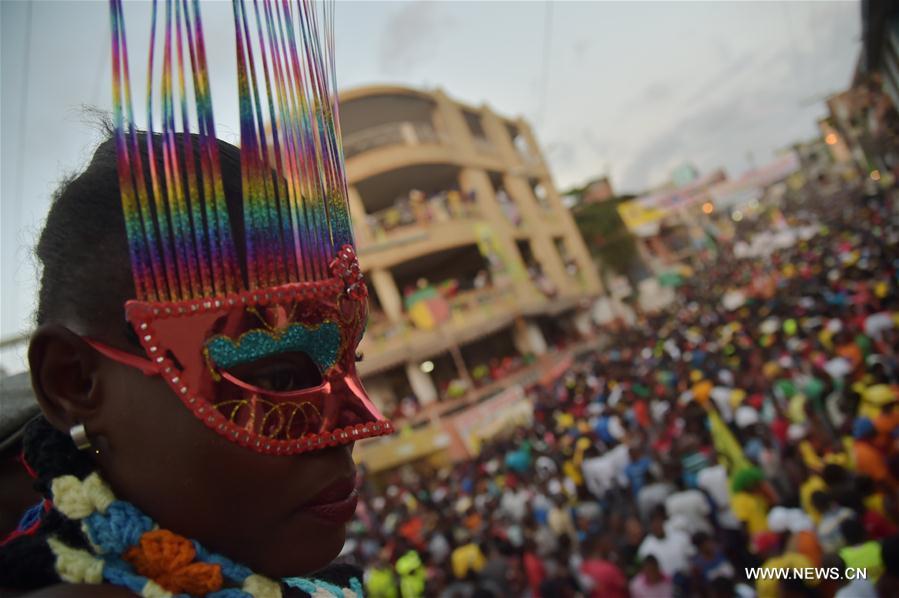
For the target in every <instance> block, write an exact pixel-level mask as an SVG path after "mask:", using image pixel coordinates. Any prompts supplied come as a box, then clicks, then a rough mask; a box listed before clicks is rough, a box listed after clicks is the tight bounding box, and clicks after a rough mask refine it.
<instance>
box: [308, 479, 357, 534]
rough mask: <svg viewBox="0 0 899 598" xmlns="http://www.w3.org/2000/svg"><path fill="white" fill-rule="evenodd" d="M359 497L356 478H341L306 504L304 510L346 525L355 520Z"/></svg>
mask: <svg viewBox="0 0 899 598" xmlns="http://www.w3.org/2000/svg"><path fill="white" fill-rule="evenodd" d="M358 502H359V495H358V493H357V492H356V479H355V477H347V478H340V479H338V480H336V481H334V482H333V483H332V484H330V485H329V486H327V487H325V488H324V489H323V490H322V491H321V492H319V493H318V494H316V495H315V497H313V499H312V500H311V501H310V502H309V503H308V504H306V505H305V506H304V507H303V508H302V510H303V511H305V512H307V513H310V514H312V515H314V516H315V517H317V518H319V519H324V520H325V521H329V522H332V523H346V522H348V521H349V520H350V519H352V518H353V514H354V513H355V512H356V505H357V503H358Z"/></svg>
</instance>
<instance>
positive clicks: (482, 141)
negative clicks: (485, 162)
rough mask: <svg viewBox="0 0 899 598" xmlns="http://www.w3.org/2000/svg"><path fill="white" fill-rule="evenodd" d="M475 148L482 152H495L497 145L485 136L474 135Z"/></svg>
mask: <svg viewBox="0 0 899 598" xmlns="http://www.w3.org/2000/svg"><path fill="white" fill-rule="evenodd" d="M474 149H475V150H476V151H477V152H478V153H480V154H495V153H496V146H495V145H493V143H492V142H491V141H490V140H489V139H486V138H484V137H478V136H475V137H474Z"/></svg>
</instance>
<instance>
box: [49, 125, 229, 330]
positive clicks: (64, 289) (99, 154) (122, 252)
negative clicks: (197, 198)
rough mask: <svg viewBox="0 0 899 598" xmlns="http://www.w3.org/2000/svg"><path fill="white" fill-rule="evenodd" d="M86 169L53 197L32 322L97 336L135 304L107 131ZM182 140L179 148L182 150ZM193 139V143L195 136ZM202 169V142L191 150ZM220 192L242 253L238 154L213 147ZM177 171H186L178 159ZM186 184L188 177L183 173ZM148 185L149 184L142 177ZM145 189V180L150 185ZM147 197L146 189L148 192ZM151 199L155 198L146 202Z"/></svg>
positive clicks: (142, 140) (143, 140) (141, 140)
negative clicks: (73, 326) (70, 326)
mask: <svg viewBox="0 0 899 598" xmlns="http://www.w3.org/2000/svg"><path fill="white" fill-rule="evenodd" d="M106 129H107V130H106V133H107V137H106V139H105V140H104V141H103V142H101V143H100V145H99V146H98V147H97V149H96V151H95V152H94V155H93V157H92V158H91V161H90V163H89V164H88V166H87V168H85V169H84V171H83V172H82V173H81V174H78V175H76V176H73V177H70V178H69V179H67V180H65V181H63V183H62V184H61V185H60V187H59V189H58V190H57V191H56V192H55V193H54V195H53V201H52V203H51V205H50V211H49V212H48V214H47V220H46V223H45V224H44V229H43V230H42V231H41V234H40V238H39V239H38V242H37V248H36V255H37V259H38V261H39V262H40V266H41V276H40V289H39V291H38V305H37V312H36V314H35V319H36V322H37V324H38V325H41V324H45V323H48V322H68V321H75V322H78V323H79V324H81V325H83V326H85V327H87V329H88V330H91V331H102V330H104V329H106V327H108V326H109V324H110V323H111V322H112V323H115V322H116V321H117V320H116V318H118V317H121V321H124V311H123V308H122V306H123V305H124V303H125V301H127V300H128V299H133V298H134V283H133V279H132V276H131V263H130V258H129V255H128V243H127V238H126V235H125V219H124V216H123V214H122V203H121V197H120V195H119V174H118V160H117V157H116V144H115V138H114V137H112V135H111V133H112V130H111V128H110V127H108V126H106ZM156 137H157V136H154V139H155V140H156V141H155V152H154V155H155V157H156V159H157V163H158V164H157V167H158V168H159V169H160V171H161V169H162V163H161V154H162V152H161V151H160V145H158V143H159V140H158V139H156ZM180 138H181V135H176V147H179V148H181V146H182V144H181V143H180ZM194 138H195V139H197V138H196V136H194ZM192 145H193V147H194V148H195V155H194V156H193V158H194V161H195V163H196V164H197V168H198V169H199V152H198V151H197V149H196V148H198V147H199V143H198V142H197V141H195V142H194V143H193V144H192ZM138 146H139V147H140V153H141V160H142V162H143V164H144V166H145V172H146V166H147V165H148V164H149V157H148V156H149V154H148V152H147V136H146V134H144V133H139V134H138ZM218 149H219V160H220V162H221V173H222V185H223V188H224V192H225V199H226V201H227V204H228V211H229V215H230V218H231V223H232V227H235V231H234V233H235V234H234V239H235V243H236V245H237V250H238V252H239V253H242V251H243V248H242V243H241V242H242V240H243V234H242V230H237V228H238V227H239V228H240V229H242V222H243V215H242V208H241V197H242V194H241V179H240V150H239V149H238V148H236V147H234V146H233V145H230V144H228V143H225V142H223V141H219V142H218ZM180 157H181V164H182V165H183V164H184V159H183V155H182V156H180ZM181 174H182V180H183V181H184V184H185V185H186V181H187V179H186V172H182V173H181ZM147 179H149V177H147ZM147 184H148V185H149V181H148V183H147ZM147 191H148V193H150V189H149V188H148V190H147ZM151 197H152V195H151Z"/></svg>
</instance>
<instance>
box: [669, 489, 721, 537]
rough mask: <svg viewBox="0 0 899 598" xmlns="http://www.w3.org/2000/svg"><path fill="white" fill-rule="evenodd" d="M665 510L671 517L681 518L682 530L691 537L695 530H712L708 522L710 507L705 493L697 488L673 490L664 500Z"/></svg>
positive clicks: (707, 531)
mask: <svg viewBox="0 0 899 598" xmlns="http://www.w3.org/2000/svg"><path fill="white" fill-rule="evenodd" d="M665 511H666V512H667V513H668V517H670V518H672V519H682V520H683V524H684V531H685V532H686V533H688V534H690V536H691V537H692V536H693V534H695V533H697V532H706V533H710V532H711V531H712V525H711V523H709V513H711V512H712V509H711V507H710V506H709V501H708V499H707V498H706V497H705V494H703V493H702V492H700V491H699V490H683V491H681V492H675V493H674V494H672V495H671V496H669V497H668V498H667V499H666V500H665Z"/></svg>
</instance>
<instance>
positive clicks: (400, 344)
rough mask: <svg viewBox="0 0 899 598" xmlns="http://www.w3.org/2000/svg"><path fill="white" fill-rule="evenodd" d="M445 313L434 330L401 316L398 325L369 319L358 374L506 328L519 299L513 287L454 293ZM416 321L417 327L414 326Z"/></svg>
mask: <svg viewBox="0 0 899 598" xmlns="http://www.w3.org/2000/svg"><path fill="white" fill-rule="evenodd" d="M446 304H447V305H446V306H445V307H444V308H443V309H445V312H446V314H445V315H443V316H442V319H441V320H440V321H436V320H435V321H434V324H433V327H428V326H426V325H424V326H423V325H422V321H421V320H422V319H425V320H426V318H416V317H415V315H413V314H410V313H408V312H407V313H404V319H403V320H402V321H400V322H390V321H389V320H387V318H386V316H385V315H384V314H382V313H374V314H372V315H371V316H370V318H369V324H368V328H367V329H366V332H365V337H364V338H363V339H362V344H361V345H360V346H359V350H360V351H361V352H362V353H363V354H364V355H365V359H364V360H363V361H362V362H361V363H360V364H359V371H360V373H361V374H363V375H366V374H372V373H375V372H378V371H381V370H383V369H386V368H389V367H391V366H393V365H396V364H398V363H403V362H406V361H416V360H422V359H426V358H428V357H431V356H434V355H437V354H440V353H443V352H445V351H446V350H447V348H448V347H449V346H451V345H453V344H455V345H461V344H464V343H466V342H469V341H471V340H473V339H476V338H478V337H481V336H484V335H486V334H489V333H490V332H492V331H494V330H498V329H500V328H502V327H504V326H507V325H508V324H509V323H510V322H511V321H512V320H513V319H514V318H515V317H516V316H517V314H518V311H519V309H518V299H517V297H516V294H515V292H514V289H513V288H512V287H502V288H498V287H488V288H485V289H479V290H471V291H464V292H460V293H456V294H455V295H453V296H452V297H449V298H447V299H446ZM416 321H418V324H416Z"/></svg>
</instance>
